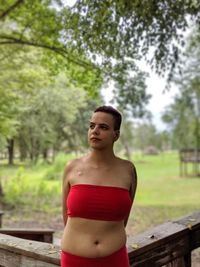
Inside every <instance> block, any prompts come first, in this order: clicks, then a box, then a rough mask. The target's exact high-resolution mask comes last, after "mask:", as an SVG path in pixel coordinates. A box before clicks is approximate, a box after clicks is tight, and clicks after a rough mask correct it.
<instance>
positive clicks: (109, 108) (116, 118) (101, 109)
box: [94, 106, 122, 130]
mask: <svg viewBox="0 0 200 267" xmlns="http://www.w3.org/2000/svg"><path fill="white" fill-rule="evenodd" d="M95 112H104V113H108V114H111V115H112V117H113V120H114V130H120V126H121V122H122V115H121V114H120V113H119V111H118V110H116V109H115V108H113V107H112V106H100V107H98V108H96V109H95V111H94V113H95Z"/></svg>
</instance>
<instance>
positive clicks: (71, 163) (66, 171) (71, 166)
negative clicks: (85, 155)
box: [63, 158, 82, 180]
mask: <svg viewBox="0 0 200 267" xmlns="http://www.w3.org/2000/svg"><path fill="white" fill-rule="evenodd" d="M81 162H82V158H78V159H73V160H70V161H68V162H67V164H66V165H65V169H64V174H63V179H64V180H66V179H67V177H68V176H70V174H71V173H72V172H73V171H74V169H76V168H77V166H78V165H79V164H80V163H81Z"/></svg>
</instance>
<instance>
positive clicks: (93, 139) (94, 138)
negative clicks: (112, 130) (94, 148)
mask: <svg viewBox="0 0 200 267" xmlns="http://www.w3.org/2000/svg"><path fill="white" fill-rule="evenodd" d="M90 140H91V141H94V142H95V141H101V139H99V138H97V137H91V138H90Z"/></svg>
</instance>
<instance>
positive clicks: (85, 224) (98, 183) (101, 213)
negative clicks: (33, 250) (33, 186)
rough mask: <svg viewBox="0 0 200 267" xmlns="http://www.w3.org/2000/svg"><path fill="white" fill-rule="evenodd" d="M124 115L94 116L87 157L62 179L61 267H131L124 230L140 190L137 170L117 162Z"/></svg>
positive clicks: (109, 111)
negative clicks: (117, 146)
mask: <svg viewBox="0 0 200 267" xmlns="http://www.w3.org/2000/svg"><path fill="white" fill-rule="evenodd" d="M121 120H122V118H121V114H120V113H119V112H118V111H117V110H116V109H114V108H113V107H111V106H100V107H98V108H97V109H96V110H95V111H94V113H93V114H92V117H91V120H90V125H89V130H88V142H89V146H90V150H89V152H88V154H86V155H84V156H83V157H81V158H79V159H74V160H72V161H71V162H70V163H68V164H67V166H66V168H65V171H64V175H63V189H62V191H63V193H62V195H63V196H62V198H63V204H62V205H63V219H64V225H65V228H64V233H63V236H62V240H61V266H62V267H111V266H115V267H128V266H129V260H128V253H127V249H126V232H125V227H126V224H127V221H128V217H129V213H130V210H131V206H132V203H133V199H134V196H135V192H136V186H137V174H136V169H135V167H134V165H133V163H131V162H130V161H127V160H124V159H121V158H119V157H117V156H116V155H115V153H114V143H115V142H116V141H117V140H118V138H119V136H120V125H121Z"/></svg>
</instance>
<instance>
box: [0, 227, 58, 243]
mask: <svg viewBox="0 0 200 267" xmlns="http://www.w3.org/2000/svg"><path fill="white" fill-rule="evenodd" d="M0 233H1V234H5V235H11V236H15V237H20V238H23V239H28V240H35V241H40V242H46V243H53V233H54V231H53V230H52V229H21V228H0Z"/></svg>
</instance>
